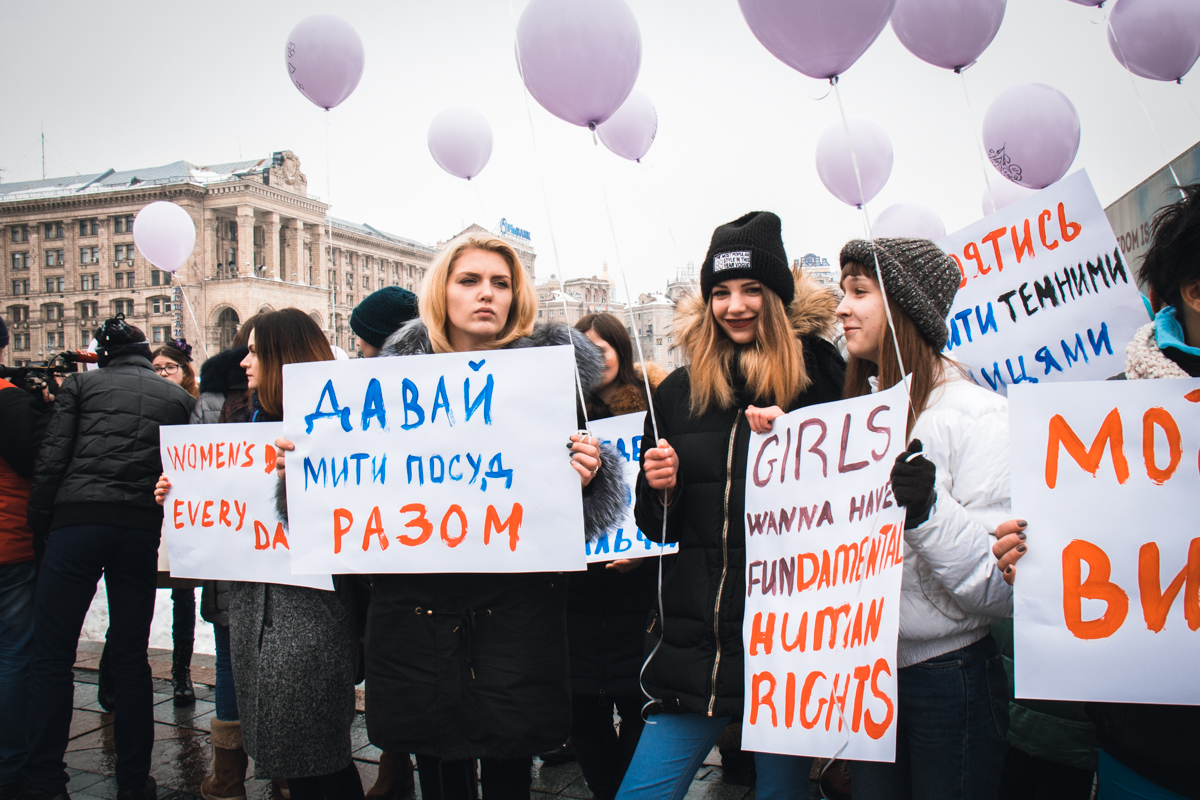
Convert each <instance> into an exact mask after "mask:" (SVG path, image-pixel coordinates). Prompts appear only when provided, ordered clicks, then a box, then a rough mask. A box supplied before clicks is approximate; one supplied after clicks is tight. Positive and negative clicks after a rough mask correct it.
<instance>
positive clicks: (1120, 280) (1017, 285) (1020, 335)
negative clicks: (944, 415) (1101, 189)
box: [938, 170, 1148, 394]
mask: <svg viewBox="0 0 1200 800" xmlns="http://www.w3.org/2000/svg"><path fill="white" fill-rule="evenodd" d="M938 246H939V247H941V248H942V249H943V250H945V251H946V252H947V253H949V254H950V255H951V256H952V257H953V258H954V260H955V261H956V262H958V266H959V269H960V270H962V274H963V278H962V285H961V286H960V287H959V290H958V294H957V295H956V296H955V298H954V305H953V306H952V307H951V308H950V313H949V314H948V315H947V317H946V324H947V325H949V326H950V341H949V343H947V345H946V352H947V353H949V354H951V355H952V356H953V357H954V358H956V359H958V360H959V361H961V362H962V363H963V364H965V365H967V366H968V367H969V368H970V370H971V377H972V379H973V380H974V381H975V382H976V383H978V384H979V385H980V386H986V387H988V388H990V389H993V390H995V391H998V392H1000V393H1001V394H1005V393H1007V391H1008V387H1009V386H1011V385H1015V384H1018V383H1039V382H1044V383H1050V382H1054V381H1088V380H1103V379H1104V378H1107V377H1108V376H1110V375H1114V374H1116V373H1118V372H1120V371H1121V368H1122V365H1123V364H1124V363H1125V343H1126V342H1128V341H1129V340H1130V339H1132V338H1133V334H1134V332H1135V331H1136V330H1137V329H1138V327H1139V326H1141V325H1144V324H1145V323H1146V322H1147V321H1148V317H1147V315H1146V311H1145V307H1144V305H1143V304H1142V301H1141V298H1140V296H1139V295H1138V291H1137V282H1136V280H1135V278H1134V275H1133V273H1132V272H1131V270H1130V268H1129V265H1128V264H1126V263H1125V260H1124V257H1123V256H1122V255H1121V250H1120V248H1119V247H1118V246H1117V240H1116V237H1115V236H1113V232H1112V228H1110V227H1109V225H1108V218H1107V217H1106V216H1105V215H1104V209H1103V208H1102V207H1101V206H1100V201H1099V200H1098V199H1097V198H1096V192H1095V190H1094V189H1092V184H1091V181H1090V180H1088V176H1087V172H1086V171H1084V170H1080V171H1078V172H1076V173H1074V174H1072V175H1069V176H1068V177H1066V178H1064V179H1063V180H1061V181H1059V182H1058V183H1056V184H1053V185H1051V186H1049V187H1047V188H1045V189H1043V190H1042V191H1040V192H1037V193H1035V194H1032V195H1030V196H1029V197H1025V198H1023V199H1021V200H1018V201H1017V202H1015V203H1013V204H1012V205H1010V206H1007V207H1006V208H1002V209H1001V210H1000V211H998V212H996V213H995V214H992V215H990V216H988V217H985V218H984V219H982V220H980V221H979V222H976V223H975V224H973V225H969V226H967V227H966V228H963V229H962V230H960V231H958V232H956V233H953V234H951V235H949V236H947V237H946V238H945V239H942V240H941V241H940V242H938Z"/></svg>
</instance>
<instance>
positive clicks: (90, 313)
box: [79, 300, 100, 319]
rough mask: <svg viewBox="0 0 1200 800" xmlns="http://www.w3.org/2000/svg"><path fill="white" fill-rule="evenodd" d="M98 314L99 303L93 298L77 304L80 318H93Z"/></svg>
mask: <svg viewBox="0 0 1200 800" xmlns="http://www.w3.org/2000/svg"><path fill="white" fill-rule="evenodd" d="M99 316H100V304H99V303H97V302H96V301H95V300H88V301H85V302H83V303H80V304H79V317H80V319H95V318H96V317H99Z"/></svg>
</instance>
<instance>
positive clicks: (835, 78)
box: [829, 75, 838, 86]
mask: <svg viewBox="0 0 1200 800" xmlns="http://www.w3.org/2000/svg"><path fill="white" fill-rule="evenodd" d="M837 82H838V76H837V75H834V76H833V77H832V78H830V79H829V85H830V86H837Z"/></svg>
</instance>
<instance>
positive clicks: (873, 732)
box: [863, 658, 896, 739]
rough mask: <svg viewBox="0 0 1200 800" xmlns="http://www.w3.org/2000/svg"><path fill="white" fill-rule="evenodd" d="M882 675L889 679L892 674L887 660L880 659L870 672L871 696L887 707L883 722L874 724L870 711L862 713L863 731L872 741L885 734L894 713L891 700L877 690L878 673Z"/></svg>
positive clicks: (884, 693)
mask: <svg viewBox="0 0 1200 800" xmlns="http://www.w3.org/2000/svg"><path fill="white" fill-rule="evenodd" d="M881 672H882V673H884V674H885V675H888V676H889V677H890V676H891V674H892V671H891V669H889V668H888V663H887V659H883V658H880V659H878V660H877V661H876V662H875V668H874V669H873V670H872V671H871V694H873V695H875V696H876V697H878V698H879V699H880V700H882V701H883V703H884V705H886V706H887V712H886V713H885V714H884V716H883V722H876V721H875V720H873V719H871V709H869V708H868V709H866V710H865V711H864V712H863V730H865V731H866V732H867V736H870V737H871V738H872V739H878V738H879V737H881V736H883V734H884V733H886V732H887V729H888V728H889V727H890V726H891V724H892V717H893V716H894V715H895V713H896V709H895V708H894V707H893V706H892V699H891V698H890V697H888V696H887V693H886V692H882V691H880V690H879V673H881Z"/></svg>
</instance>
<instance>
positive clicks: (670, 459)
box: [642, 439, 679, 491]
mask: <svg viewBox="0 0 1200 800" xmlns="http://www.w3.org/2000/svg"><path fill="white" fill-rule="evenodd" d="M678 471H679V459H678V457H676V455H675V449H674V448H673V447H671V445H670V444H669V443H668V442H667V440H666V439H659V440H658V447H652V448H650V449H649V450H647V451H646V458H645V460H644V461H643V464H642V472H643V473H644V474H645V475H646V483H648V484H650V488H651V489H658V490H659V491H664V490H666V491H669V490H671V489H674V488H675V473H677V472H678Z"/></svg>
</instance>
